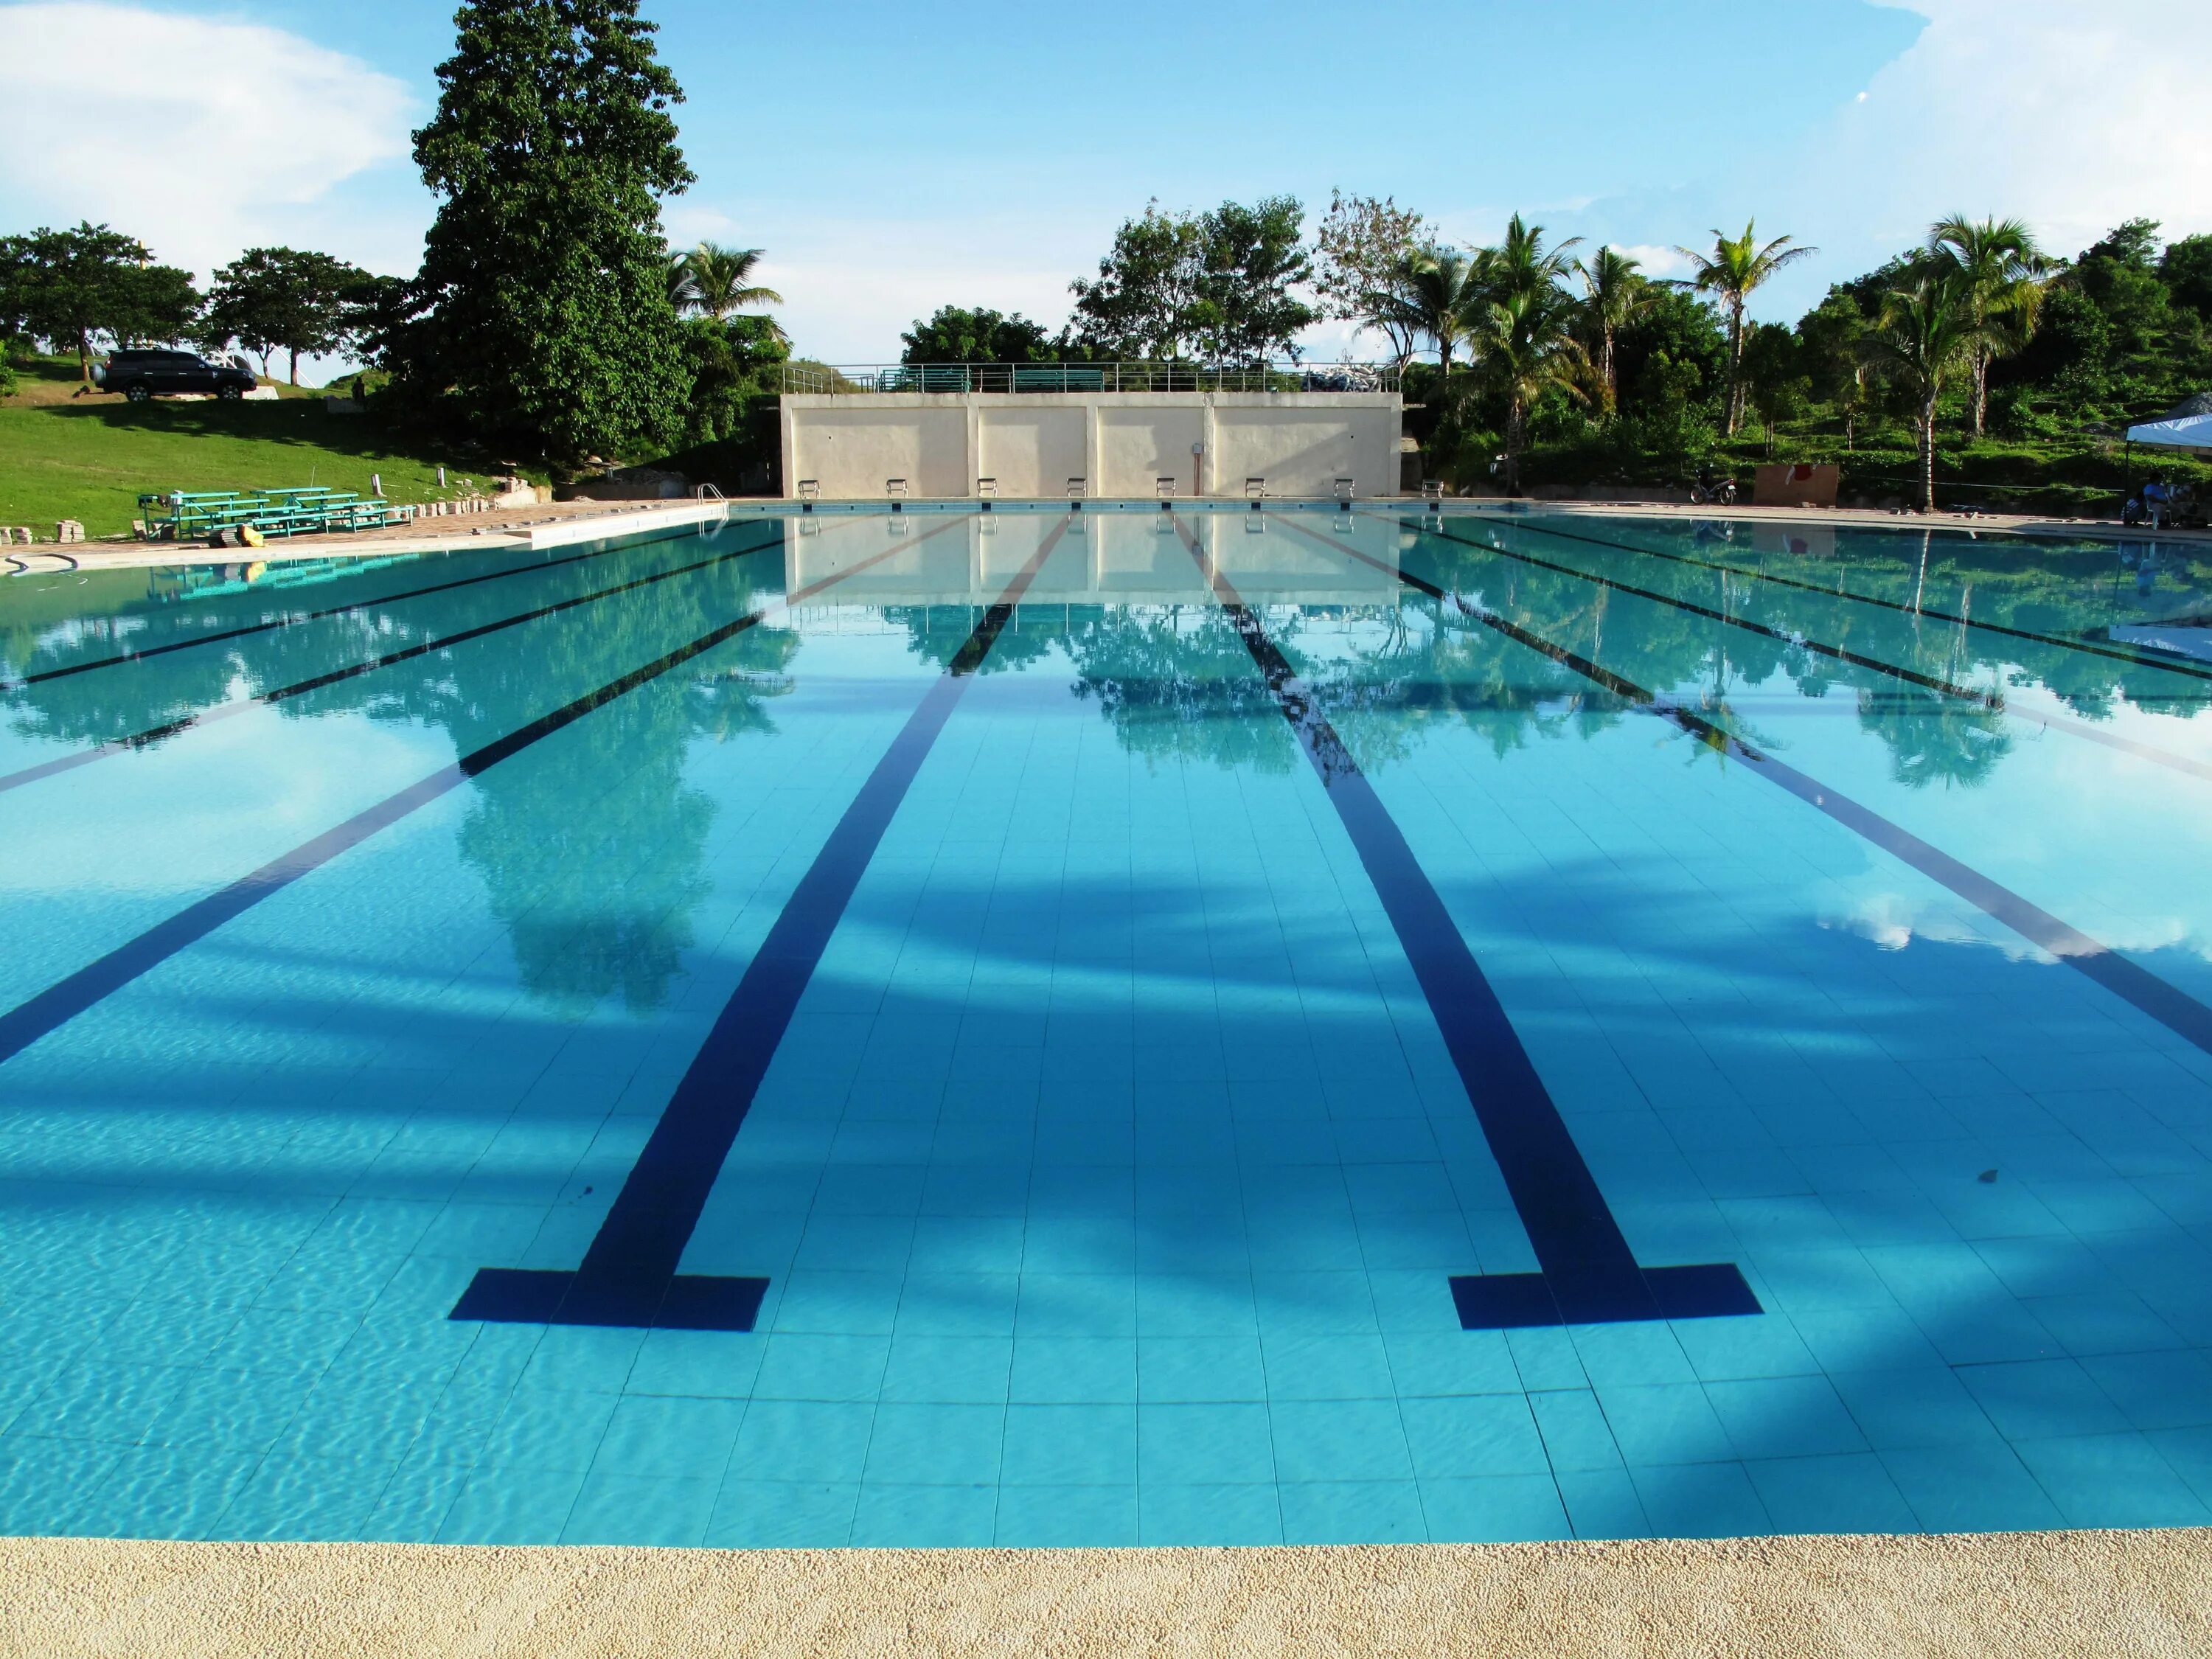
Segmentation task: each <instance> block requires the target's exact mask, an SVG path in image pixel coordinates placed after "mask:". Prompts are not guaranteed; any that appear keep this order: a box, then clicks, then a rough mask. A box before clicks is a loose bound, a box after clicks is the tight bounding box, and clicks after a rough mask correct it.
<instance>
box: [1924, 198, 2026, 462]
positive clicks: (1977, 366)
mask: <svg viewBox="0 0 2212 1659" xmlns="http://www.w3.org/2000/svg"><path fill="white" fill-rule="evenodd" d="M1928 252H1929V256H1930V257H1931V258H1934V259H1935V260H1936V262H1937V263H1938V264H1942V265H1943V266H1944V267H1945V268H1946V269H1947V270H1948V272H1949V273H1950V274H1952V275H1954V276H1956V277H1957V278H1958V280H1959V282H1960V285H1961V286H1962V287H1963V289H1964V291H1965V293H1966V300H1967V303H1968V304H1969V305H1970V306H1971V307H1972V309H1973V313H1974V322H1975V324H1976V325H1977V329H1978V332H1979V334H1980V336H1981V338H1980V341H1979V343H1978V344H1976V346H1975V347H1974V353H1973V364H1972V368H1973V379H1974V386H1973V409H1974V435H1975V436H1976V437H1979V436H1981V435H1982V434H1983V433H1984V432H1985V431H1986V430H1988V428H1989V407H1990V361H1991V359H1993V358H1994V357H1996V356H1998V355H2000V354H2001V353H2005V352H2009V351H2016V350H2018V349H2020V348H2021V346H2023V345H2025V344H2026V343H2027V339H2028V337H2029V336H2030V335H2032V334H2033V332H2034V331H2035V321H2036V317H2037V314H2038V313H2039V311H2040V310H2041V309H2042V301H2043V279H2044V276H2045V274H2046V273H2047V272H2048V270H2049V269H2050V262H2049V261H2048V260H2046V259H2045V258H2044V257H2043V250H2042V249H2040V248H2039V247H2038V246H2036V245H2035V238H2034V236H2033V234H2031V233H2030V232H2029V230H2028V228H2027V226H2026V225H2025V224H2023V223H2022V222H2021V221H2019V220H2018V219H1983V220H1979V221H1977V220H1972V219H1969V218H1967V217H1966V216H1965V215H1964V214H1962V213H1954V214H1953V215H1952V216H1950V217H1949V218H1948V219H1943V220H1940V221H1938V222H1936V224H1935V225H1933V226H1931V227H1930V228H1929V232H1928Z"/></svg>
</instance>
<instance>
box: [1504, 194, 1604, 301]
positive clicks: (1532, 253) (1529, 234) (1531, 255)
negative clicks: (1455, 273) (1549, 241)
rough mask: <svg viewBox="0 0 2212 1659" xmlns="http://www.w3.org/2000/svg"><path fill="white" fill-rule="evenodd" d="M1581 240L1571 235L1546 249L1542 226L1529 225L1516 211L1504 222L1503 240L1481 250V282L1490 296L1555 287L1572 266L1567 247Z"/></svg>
mask: <svg viewBox="0 0 2212 1659" xmlns="http://www.w3.org/2000/svg"><path fill="white" fill-rule="evenodd" d="M1581 240H1583V239H1582V238H1581V237H1579V236H1570V237H1568V238H1567V240H1565V241H1564V242H1562V243H1560V244H1559V246H1557V247H1555V248H1553V249H1551V250H1549V251H1548V252H1547V250H1546V249H1545V246H1544V228H1543V226H1541V225H1532V224H1528V223H1527V222H1524V221H1523V220H1522V217H1521V216H1520V215H1519V214H1517V213H1516V214H1515V215H1514V216H1512V218H1510V220H1508V221H1507V222H1506V225H1505V240H1504V241H1503V242H1500V243H1499V244H1498V246H1496V247H1492V248H1485V249H1484V250H1483V251H1482V255H1481V264H1482V275H1483V281H1484V283H1485V284H1486V286H1487V287H1488V288H1489V289H1490V291H1491V293H1492V295H1493V296H1502V295H1508V294H1523V293H1526V294H1534V293H1537V292H1539V291H1540V290H1542V289H1551V288H1557V287H1559V285H1560V284H1562V283H1565V281H1566V280H1567V273H1568V272H1569V271H1571V270H1573V269H1574V268H1575V263H1574V261H1573V260H1571V259H1570V258H1568V257H1567V250H1568V249H1569V248H1571V247H1573V246H1577V244H1578V243H1580V242H1581Z"/></svg>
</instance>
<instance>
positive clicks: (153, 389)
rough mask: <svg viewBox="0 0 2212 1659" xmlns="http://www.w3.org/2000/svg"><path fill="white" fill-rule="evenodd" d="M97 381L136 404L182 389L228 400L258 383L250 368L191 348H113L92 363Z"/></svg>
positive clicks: (251, 388) (238, 396)
mask: <svg viewBox="0 0 2212 1659" xmlns="http://www.w3.org/2000/svg"><path fill="white" fill-rule="evenodd" d="M92 378H93V380H94V382H95V383H96V384H97V385H99V386H101V387H102V388H104V389H105V390H106V391H109V392H121V393H122V394H123V395H124V396H125V397H126V398H129V399H131V402H132V403H134V404H143V403H144V402H145V401H146V399H147V398H163V397H167V396H170V395H172V394H173V393H175V392H213V393H214V394H215V395H216V397H218V398H222V399H223V400H224V401H226V402H229V401H231V400H233V399H235V398H242V397H244V396H245V395H246V393H247V392H251V391H252V390H253V388H254V387H255V386H258V384H259V382H258V381H257V380H255V379H254V378H253V374H252V371H251V370H249V369H244V368H239V367H238V365H236V364H235V363H219V362H210V360H208V359H207V358H205V357H203V356H199V355H198V354H197V352H191V351H167V350H139V351H112V352H110V353H108V356H107V361H106V362H104V363H95V364H94V366H93V370H92Z"/></svg>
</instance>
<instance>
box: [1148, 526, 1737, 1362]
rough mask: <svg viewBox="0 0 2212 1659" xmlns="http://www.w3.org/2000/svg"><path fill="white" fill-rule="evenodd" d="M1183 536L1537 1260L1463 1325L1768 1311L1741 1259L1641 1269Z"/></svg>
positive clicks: (1359, 786) (1303, 704) (1477, 993)
mask: <svg viewBox="0 0 2212 1659" xmlns="http://www.w3.org/2000/svg"><path fill="white" fill-rule="evenodd" d="M1294 527H1295V526H1294ZM1176 531H1177V532H1179V533H1180V534H1181V535H1182V539H1183V544H1184V545H1185V546H1186V547H1187V548H1188V549H1189V550H1190V556H1191V557H1192V558H1194V560H1196V561H1197V562H1198V568H1199V570H1200V574H1202V575H1203V576H1204V577H1205V578H1206V581H1207V583H1208V584H1209V585H1210V586H1212V590H1213V595H1214V599H1215V601H1216V602H1217V603H1218V605H1220V607H1221V609H1222V611H1224V612H1225V614H1226V615H1227V616H1228V617H1229V619H1230V621H1231V623H1233V624H1234V625H1235V627H1236V629H1237V634H1238V635H1239V636H1240V637H1241V638H1242V639H1243V641H1244V648H1245V650H1246V651H1247V652H1249V653H1250V655H1251V658H1252V661H1253V664H1254V665H1255V666H1256V667H1257V668H1258V669H1259V671H1260V673H1261V678H1263V679H1265V680H1266V682H1267V689H1268V690H1269V691H1270V692H1272V693H1273V696H1274V698H1275V702H1276V706H1277V707H1278V708H1279V709H1280V710H1281V711H1282V715H1283V718H1284V719H1285V720H1287V721H1289V722H1290V726H1291V730H1292V731H1293V732H1296V733H1297V738H1298V743H1299V745H1300V746H1301V747H1302V748H1303V749H1304V750H1305V755H1306V759H1307V760H1308V761H1309V762H1310V763H1311V764H1312V766H1313V769H1314V771H1315V772H1316V774H1317V775H1319V777H1320V779H1321V781H1322V786H1323V791H1324V793H1326V794H1327V795H1328V799H1329V804H1330V805H1333V806H1334V807H1335V808H1336V814H1337V817H1338V818H1339V819H1340V821H1341V822H1342V823H1343V825H1344V829H1345V832H1346V835H1347V836H1350V837H1351V840H1352V846H1353V848H1354V849H1355V850H1357V851H1358V854H1359V861H1360V864H1361V865H1362V866H1364V868H1365V870H1366V872H1367V878H1368V880H1369V881H1370V883H1372V884H1373V885H1374V888H1375V891H1376V895H1377V896H1379V897H1380V898H1381V899H1382V901H1383V909H1384V910H1385V911H1386V912H1387V913H1388V914H1389V917H1390V924H1391V927H1393V928H1394V929H1395V931H1396V933H1397V935H1398V942H1399V944H1400V945H1401V947H1402V948H1403V949H1404V951H1405V953H1406V959H1407V961H1408V962H1409V963H1412V965H1413V973H1414V976H1415V977H1416V978H1417V979H1419V981H1420V985H1421V991H1422V994H1424V995H1425V997H1426V998H1427V1000H1428V1004H1429V1011H1430V1012H1431V1014H1432V1015H1433V1016H1434V1018H1435V1019H1436V1022H1437V1030H1439V1031H1440V1032H1441V1033H1442V1034H1443V1040H1444V1047H1445V1048H1446V1049H1447V1050H1449V1053H1450V1054H1451V1058H1452V1064H1453V1065H1454V1066H1455V1067H1456V1068H1457V1069H1458V1072H1459V1076H1460V1081H1461V1083H1462V1085H1463V1086H1464V1087H1465V1089H1466V1091H1467V1097H1468V1103H1469V1104H1470V1105H1471V1106H1473V1107H1474V1114H1475V1117H1476V1119H1477V1121H1479V1122H1480V1124H1481V1126H1482V1133H1483V1135H1484V1138H1485V1139H1487V1140H1488V1141H1489V1143H1490V1151H1491V1156H1492V1158H1495V1159H1496V1160H1497V1164H1498V1170H1499V1173H1500V1174H1502V1175H1503V1176H1504V1178H1505V1188H1506V1191H1507V1192H1508V1193H1509V1194H1511V1196H1512V1199H1513V1207H1514V1209H1515V1210H1516V1212H1518V1213H1519V1215H1520V1218H1521V1225H1522V1229H1523V1230H1524V1231H1526V1232H1527V1233H1528V1243H1529V1245H1530V1247H1531V1248H1532V1249H1534V1251H1535V1255H1536V1261H1537V1265H1538V1267H1539V1268H1540V1269H1541V1271H1540V1272H1537V1273H1486V1274H1480V1275H1466V1276H1462V1277H1456V1278H1455V1279H1453V1280H1452V1299H1453V1301H1454V1303H1455V1304H1456V1306H1457V1308H1458V1311H1459V1316H1460V1323H1461V1325H1462V1328H1465V1329H1468V1330H1498V1329H1505V1328H1516V1327H1524V1326H1532V1325H1560V1324H1566V1325H1584V1324H1607V1323H1616V1322H1628V1321H1637V1320H1660V1319H1697V1318H1710V1317H1718V1316H1724V1315H1730V1314H1755V1313H1759V1312H1760V1311H1762V1310H1761V1309H1760V1307H1759V1299H1758V1297H1756V1296H1754V1295H1753V1293H1752V1290H1751V1286H1750V1285H1748V1284H1747V1282H1746V1281H1745V1279H1744V1277H1743V1273H1742V1271H1741V1269H1740V1268H1739V1267H1736V1266H1735V1264H1734V1263H1733V1262H1717V1263H1706V1264H1701V1265H1697V1266H1689V1267H1643V1266H1641V1265H1639V1264H1638V1261H1637V1260H1636V1253H1635V1251H1634V1250H1633V1249H1631V1248H1630V1246H1629V1243H1628V1240H1627V1238H1626V1237H1625V1236H1624V1235H1623V1234H1622V1232H1621V1231H1620V1223H1619V1222H1617V1221H1616V1220H1614V1218H1613V1210H1612V1206H1609V1205H1608V1204H1607V1202H1606V1201H1605V1194H1603V1193H1602V1192H1601V1191H1600V1190H1599V1188H1598V1184H1597V1180H1596V1177H1595V1176H1592V1175H1591V1174H1590V1170H1589V1164H1587V1163H1585V1162H1584V1161H1583V1155H1582V1152H1581V1149H1580V1148H1578V1147H1577V1146H1576V1145H1575V1139H1574V1136H1573V1134H1572V1133H1571V1131H1570V1130H1569V1129H1568V1127H1567V1125H1566V1121H1565V1119H1564V1118H1563V1117H1561V1116H1560V1115H1559V1106H1558V1105H1557V1103H1554V1102H1553V1099H1552V1095H1551V1091H1549V1090H1548V1089H1547V1088H1546V1087H1545V1086H1544V1079H1543V1078H1542V1076H1541V1074H1540V1073H1538V1072H1537V1070H1536V1066H1535V1063H1534V1061H1533V1060H1530V1059H1529V1058H1528V1049H1527V1048H1524V1047H1523V1046H1522V1042H1521V1038H1520V1035H1519V1033H1517V1032H1516V1030H1514V1029H1513V1022H1512V1020H1511V1018H1510V1017H1509V1016H1508V1015H1507V1014H1506V1012H1505V1007H1504V1004H1503V1003H1502V1002H1500V1001H1499V1000H1498V994H1497V992H1496V991H1495V990H1494V989H1493V988H1492V986H1491V983H1490V981H1489V979H1488V977H1487V976H1486V975H1485V974H1484V973H1483V971H1482V967H1481V964H1480V963H1478V962H1477V961H1476V960H1475V958H1474V952H1473V951H1471V950H1469V949H1468V944H1467V940H1466V938H1465V937H1464V936H1463V935H1462V933H1461V932H1460V930H1459V924H1458V923H1456V922H1455V921H1453V920H1452V917H1451V913H1450V911H1449V909H1448V908H1446V907H1445V904H1444V902H1443V898H1442V897H1441V896H1439V895H1438V894H1437V890H1436V887H1435V884H1433V883H1431V881H1430V879H1429V877H1428V872H1426V871H1425V870H1424V869H1422V867H1421V864H1420V860H1419V859H1418V858H1417V857H1415V855H1414V854H1413V848H1412V847H1411V845H1410V844H1408V842H1407V840H1406V837H1405V834H1404V832H1403V831H1402V830H1401V829H1399V827H1398V824H1397V821H1396V820H1395V818H1393V817H1391V816H1390V811H1389V808H1388V807H1386V806H1385V805H1383V800H1382V797H1381V796H1379V795H1377V794H1376V793H1375V787H1374V786H1373V785H1372V784H1371V783H1370V782H1369V781H1368V779H1367V775H1366V774H1365V773H1364V772H1362V771H1361V770H1360V769H1359V764H1358V762H1357V761H1355V760H1354V759H1353V758H1352V753H1351V751H1350V750H1348V749H1346V747H1345V744H1344V740H1343V738H1340V736H1339V735H1338V734H1337V731H1336V728H1335V727H1334V726H1332V725H1331V724H1330V723H1329V720H1328V716H1327V715H1326V714H1323V713H1322V710H1321V709H1320V708H1319V707H1318V706H1316V703H1315V702H1314V700H1313V697H1312V694H1311V690H1310V688H1309V687H1308V686H1307V684H1305V682H1304V680H1302V679H1301V678H1299V676H1298V673H1297V670H1296V669H1295V668H1293V667H1292V666H1291V663H1290V661H1289V659H1287V658H1285V656H1284V655H1283V653H1282V652H1281V650H1280V649H1279V647H1277V646H1276V644H1275V642H1274V641H1273V639H1272V638H1271V637H1269V635H1268V634H1267V629H1266V626H1265V624H1264V623H1261V619H1260V617H1259V614H1258V613H1257V612H1256V611H1254V610H1252V609H1251V608H1250V607H1249V606H1248V605H1246V604H1245V603H1244V601H1243V597H1242V595H1240V594H1239V593H1238V592H1237V589H1236V587H1235V586H1234V585H1233V584H1232V583H1231V581H1230V580H1229V578H1228V577H1227V576H1226V575H1225V574H1223V573H1222V571H1221V568H1220V567H1219V566H1218V564H1216V563H1215V562H1214V561H1213V559H1212V556H1210V555H1208V554H1207V553H1206V550H1204V548H1202V547H1201V546H1200V544H1199V541H1198V538H1197V537H1196V536H1195V535H1194V534H1193V533H1192V532H1191V531H1190V530H1189V529H1188V527H1187V526H1185V525H1184V524H1183V522H1182V518H1181V516H1180V515H1177V517H1176ZM1306 533H1309V534H1310V533H1312V532H1306ZM1316 539H1321V540H1323V541H1324V543H1325V544H1328V545H1331V546H1334V545H1335V544H1334V543H1333V542H1328V541H1327V538H1316Z"/></svg>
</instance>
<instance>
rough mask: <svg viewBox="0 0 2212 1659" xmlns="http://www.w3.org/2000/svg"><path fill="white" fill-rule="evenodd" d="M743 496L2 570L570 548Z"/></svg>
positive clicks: (600, 505) (0, 556) (20, 556)
mask: <svg viewBox="0 0 2212 1659" xmlns="http://www.w3.org/2000/svg"><path fill="white" fill-rule="evenodd" d="M732 505H739V503H731V502H725V501H615V502H607V501H554V502H548V503H544V504H541V505H539V506H537V507H518V508H516V509H515V510H513V512H508V513H474V514H471V515H469V516H467V517H464V518H454V519H418V520H416V521H415V522H414V523H413V524H412V525H403V526H393V527H392V528H390V529H386V530H362V531H356V532H352V533H351V534H348V535H332V536H289V537H286V538H283V539H281V540H271V541H270V542H269V543H267V544H265V545H264V546H261V547H258V548H253V549H251V550H247V549H244V548H212V547H207V546H204V545H202V544H198V543H196V542H185V543H178V542H138V541H121V540H118V541H100V542H79V543H73V544H70V546H68V547H64V548H56V547H53V546H52V545H45V546H40V547H37V548H22V547H17V548H13V549H5V548H0V561H5V562H4V563H0V574H5V573H6V571H7V569H9V568H28V569H31V570H69V569H79V570H112V569H123V568H133V567H140V568H143V567H144V566H148V565H174V564H233V563H253V562H258V563H262V564H270V563H274V562H277V561H279V560H283V559H330V558H343V557H346V556H356V557H361V558H385V557H389V556H391V555H392V554H395V553H444V552H450V551H453V550H456V549H461V548H484V547H562V546H565V545H567V544H569V543H572V542H580V541H593V540H597V539H598V538H600V537H603V536H634V535H637V534H640V533H641V532H652V531H667V530H671V529H678V528H681V527H683V526H688V525H694V524H702V523H704V524H720V522H721V521H722V520H723V518H724V517H725V516H726V511H727V508H728V507H731V506H732Z"/></svg>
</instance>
